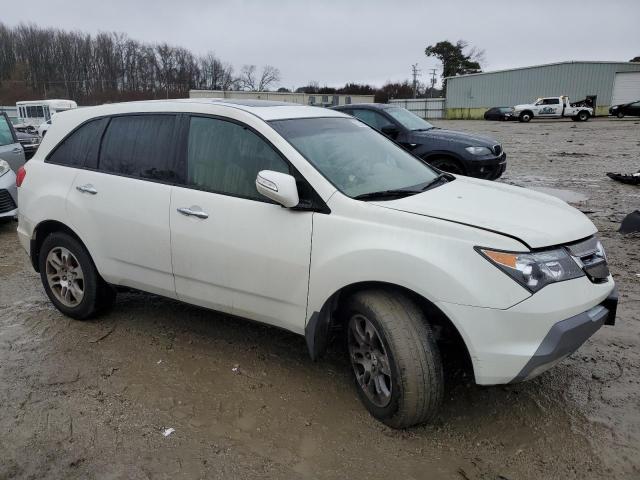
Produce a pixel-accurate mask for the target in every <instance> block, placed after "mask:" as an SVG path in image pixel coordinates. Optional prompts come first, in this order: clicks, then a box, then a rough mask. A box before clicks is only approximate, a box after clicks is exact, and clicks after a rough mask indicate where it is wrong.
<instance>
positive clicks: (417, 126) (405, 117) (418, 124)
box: [385, 107, 433, 130]
mask: <svg viewBox="0 0 640 480" xmlns="http://www.w3.org/2000/svg"><path fill="white" fill-rule="evenodd" d="M385 112H387V113H388V114H389V115H391V116H392V117H393V118H394V119H395V120H396V121H397V122H398V123H399V124H400V125H402V126H403V127H404V128H406V129H407V130H430V129H432V128H433V125H431V124H430V123H429V122H427V121H426V120H423V119H421V118H420V117H419V116H417V115H416V114H414V113H411V112H410V111H409V110H407V109H406V108H402V107H392V108H385Z"/></svg>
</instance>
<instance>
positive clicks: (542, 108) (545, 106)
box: [513, 95, 593, 122]
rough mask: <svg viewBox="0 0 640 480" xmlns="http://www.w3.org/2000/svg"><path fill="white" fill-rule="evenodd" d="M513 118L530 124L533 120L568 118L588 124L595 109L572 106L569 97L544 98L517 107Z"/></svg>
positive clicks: (514, 109)
mask: <svg viewBox="0 0 640 480" xmlns="http://www.w3.org/2000/svg"><path fill="white" fill-rule="evenodd" d="M513 116H514V117H516V118H517V119H518V120H520V121H521V122H528V121H530V120H531V119H532V118H534V117H536V118H562V117H568V118H571V119H572V120H573V121H576V122H586V121H587V120H589V118H590V117H592V116H593V108H590V107H587V106H578V105H577V104H574V105H572V104H571V103H569V97H567V96H566V95H563V96H561V97H543V98H539V99H537V100H536V101H535V102H534V103H532V104H525V105H516V106H515V107H513Z"/></svg>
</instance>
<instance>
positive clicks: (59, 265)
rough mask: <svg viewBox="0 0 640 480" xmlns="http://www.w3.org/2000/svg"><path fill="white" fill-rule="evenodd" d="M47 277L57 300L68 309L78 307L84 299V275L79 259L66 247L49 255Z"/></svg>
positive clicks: (56, 249) (55, 249) (56, 248)
mask: <svg viewBox="0 0 640 480" xmlns="http://www.w3.org/2000/svg"><path fill="white" fill-rule="evenodd" d="M46 276H47V282H48V284H49V288H50V289H51V291H52V292H53V295H54V296H55V298H56V299H57V300H58V301H59V302H60V303H62V304H63V305H65V306H66V307H71V308H73V307H77V306H78V305H79V304H80V302H82V299H83V298H84V273H83V272H82V267H81V266H80V262H79V261H78V259H77V258H76V257H75V255H73V253H71V252H70V251H69V250H68V249H66V248H65V247H55V248H52V249H51V251H50V252H49V254H48V255H47V261H46Z"/></svg>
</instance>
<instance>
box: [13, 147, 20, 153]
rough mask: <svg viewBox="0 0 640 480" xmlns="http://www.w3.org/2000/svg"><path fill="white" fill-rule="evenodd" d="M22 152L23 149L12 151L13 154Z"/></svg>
mask: <svg viewBox="0 0 640 480" xmlns="http://www.w3.org/2000/svg"><path fill="white" fill-rule="evenodd" d="M21 151H22V149H21V148H18V147H16V148H14V149H13V150H12V152H13V153H20V152H21Z"/></svg>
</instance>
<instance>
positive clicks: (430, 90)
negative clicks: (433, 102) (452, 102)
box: [429, 68, 436, 98]
mask: <svg viewBox="0 0 640 480" xmlns="http://www.w3.org/2000/svg"><path fill="white" fill-rule="evenodd" d="M435 86H436V69H435V68H432V69H431V88H430V89H429V98H431V97H433V89H434V88H435Z"/></svg>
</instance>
